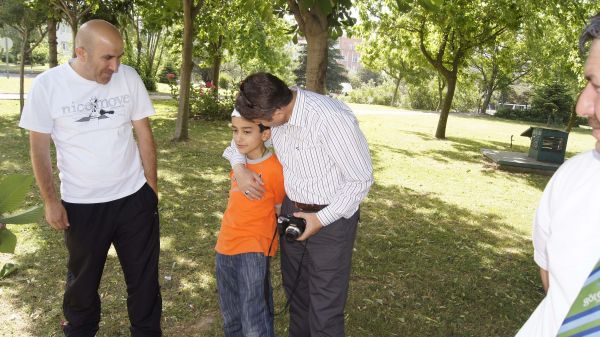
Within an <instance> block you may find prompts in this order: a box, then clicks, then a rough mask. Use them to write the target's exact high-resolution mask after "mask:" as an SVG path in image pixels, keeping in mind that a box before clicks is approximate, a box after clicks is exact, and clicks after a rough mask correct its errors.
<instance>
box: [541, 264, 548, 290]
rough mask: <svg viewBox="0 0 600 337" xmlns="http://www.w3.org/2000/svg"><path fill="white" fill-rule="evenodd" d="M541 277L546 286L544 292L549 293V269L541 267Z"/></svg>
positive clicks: (543, 284) (543, 285)
mask: <svg viewBox="0 0 600 337" xmlns="http://www.w3.org/2000/svg"><path fill="white" fill-rule="evenodd" d="M540 278H541V279H542V287H544V292H546V293H548V287H549V286H550V281H549V278H548V271H547V270H546V269H544V268H540Z"/></svg>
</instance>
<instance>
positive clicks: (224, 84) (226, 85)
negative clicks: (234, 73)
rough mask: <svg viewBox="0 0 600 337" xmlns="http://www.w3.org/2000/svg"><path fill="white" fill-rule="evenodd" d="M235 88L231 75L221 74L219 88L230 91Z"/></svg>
mask: <svg viewBox="0 0 600 337" xmlns="http://www.w3.org/2000/svg"><path fill="white" fill-rule="evenodd" d="M234 87H235V80H234V79H233V77H231V75H229V74H227V73H221V74H220V75H219V88H222V89H232V88H234Z"/></svg>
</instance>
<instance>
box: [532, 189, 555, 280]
mask: <svg viewBox="0 0 600 337" xmlns="http://www.w3.org/2000/svg"><path fill="white" fill-rule="evenodd" d="M554 188H555V179H554V177H553V179H551V180H550V183H549V184H548V186H547V187H546V189H545V190H544V193H543V194H542V198H541V199H540V204H539V206H538V208H537V210H536V213H535V218H534V220H533V231H532V232H533V238H532V241H533V259H534V261H535V262H536V263H537V265H538V266H539V267H540V268H542V269H544V270H548V251H547V248H546V247H547V242H548V238H549V237H550V234H551V231H550V223H551V209H552V194H553V192H552V191H553V190H554Z"/></svg>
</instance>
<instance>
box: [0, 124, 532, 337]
mask: <svg viewBox="0 0 600 337" xmlns="http://www.w3.org/2000/svg"><path fill="white" fill-rule="evenodd" d="M4 123H5V121H4V120H0V125H4ZM153 125H154V131H155V136H156V140H157V144H158V149H159V188H160V193H161V194H160V196H161V202H160V213H161V226H162V228H161V242H162V251H161V260H160V277H161V283H162V286H163V288H162V295H163V327H164V333H165V336H222V332H221V327H220V324H221V321H220V317H219V308H218V303H217V294H216V287H215V282H214V276H213V275H214V272H213V271H214V251H213V247H214V244H215V241H216V235H217V233H218V229H219V224H220V216H221V213H222V212H223V211H224V209H225V205H226V200H227V189H228V186H229V182H228V171H229V167H228V165H227V163H226V162H225V161H224V160H223V159H221V157H220V156H221V152H222V149H223V147H224V145H226V144H227V143H228V141H229V139H230V135H229V131H228V128H227V123H225V122H223V123H205V122H192V123H191V125H190V136H191V140H190V141H188V142H186V143H173V142H171V141H170V139H171V137H172V132H173V130H174V121H173V120H172V118H162V117H161V116H157V118H155V119H154V120H153ZM15 132H17V131H15ZM4 133H6V132H5V130H4V129H3V134H0V142H1V144H2V145H1V149H2V150H3V151H5V150H6V149H12V148H14V149H15V152H14V153H13V152H11V153H10V154H7V155H6V157H3V162H4V161H5V160H6V161H9V162H10V163H11V165H12V166H14V167H13V168H8V169H7V168H4V167H3V169H2V172H3V173H4V172H7V171H10V170H14V171H23V172H30V165H29V160H28V159H24V158H26V157H27V145H26V138H20V139H15V140H14V142H11V143H4V141H10V140H11V139H12V138H11V137H14V136H15V134H14V132H12V131H11V132H8V133H7V134H6V135H5V134H4ZM430 138H431V137H429V139H430ZM451 141H455V142H456V143H457V144H459V145H461V146H466V147H469V146H470V147H474V146H478V145H477V144H471V143H468V142H467V143H465V144H463V143H461V141H460V139H458V140H456V139H455V140H451ZM5 144H8V145H5ZM7 146H10V147H7ZM388 150H389V151H394V150H396V149H390V148H389V147H387V146H375V147H374V152H373V155H374V156H373V157H374V163H375V166H376V167H379V166H380V165H381V164H382V162H381V161H380V159H379V158H378V153H379V152H382V151H388ZM398 151H399V152H398V153H400V154H404V155H410V156H412V155H417V154H414V153H411V152H410V151H405V150H401V149H400V150H398ZM468 159H469V158H464V159H463V160H468ZM459 160H460V159H459ZM12 166H11V167H12ZM36 193H37V192H36ZM23 231H27V232H26V233H22V236H28V237H29V239H28V240H32V241H35V242H37V243H38V244H37V246H36V249H35V250H30V251H25V252H23V253H20V254H19V255H18V256H17V260H18V262H19V263H20V265H21V269H20V271H19V272H18V273H17V274H16V275H14V276H13V277H10V278H9V279H7V280H4V281H2V282H0V287H3V288H4V287H7V289H10V291H11V292H12V293H14V296H13V297H12V304H13V305H14V306H15V307H16V308H18V310H19V311H21V312H24V313H26V314H27V315H29V318H30V320H31V324H29V325H28V326H27V328H28V331H27V332H28V333H30V334H31V335H33V336H59V335H60V330H59V326H58V323H59V322H60V319H61V317H62V312H61V302H62V291H63V285H64V274H65V264H66V253H65V249H64V245H63V241H62V235H61V233H58V232H55V231H52V230H51V229H49V228H48V227H47V226H46V225H41V226H34V227H32V228H31V229H28V228H24V229H23ZM355 248H356V251H355V255H354V258H353V272H352V281H351V288H350V296H349V300H348V304H347V310H346V314H347V335H348V336H349V337H363V336H378V337H379V336H439V337H448V336H509V335H513V334H514V333H515V331H516V329H517V328H518V327H519V326H520V325H521V324H522V322H524V321H525V319H526V318H527V316H528V315H529V314H530V313H531V311H532V310H533V308H534V307H535V305H536V304H537V302H538V301H539V300H540V298H541V288H540V287H539V282H538V277H537V271H536V267H535V265H534V263H533V261H532V258H531V250H532V249H531V244H530V242H529V240H528V239H527V238H525V237H524V235H521V234H519V233H515V230H514V229H513V227H511V226H508V225H507V224H504V223H502V222H501V220H499V219H498V217H497V216H495V215H493V214H476V213H471V212H470V211H468V210H466V209H464V208H461V207H459V206H456V205H451V204H448V203H446V202H444V200H441V199H439V198H438V197H436V196H434V195H430V194H422V193H417V192H415V191H412V190H408V189H403V188H400V187H397V186H384V185H381V184H375V185H374V186H373V188H372V190H371V192H370V194H369V197H368V199H367V200H366V201H365V202H364V203H363V206H362V215H361V225H360V228H359V232H358V237H357V242H356V245H355ZM278 265H279V261H278V259H276V261H273V263H272V266H273V270H272V273H273V275H274V276H273V277H274V284H275V289H276V307H277V310H279V309H280V308H281V307H282V306H283V304H284V300H283V295H282V293H281V289H280V287H279V286H278V285H279V284H280V276H279V267H278ZM100 293H101V296H102V301H103V318H102V322H103V323H102V327H101V330H100V332H99V334H98V336H111V337H112V336H128V334H129V332H128V325H129V323H128V320H127V314H126V309H125V308H126V291H125V286H124V282H123V276H122V273H121V271H120V266H119V264H118V260H117V258H116V256H114V255H112V254H111V255H110V256H109V259H108V261H107V264H106V267H105V273H104V277H103V280H102V285H101V288H100ZM285 316H287V315H285V314H284V315H283V316H278V317H277V318H276V330H277V335H278V336H281V335H285V334H286V332H285V326H286V317H285Z"/></svg>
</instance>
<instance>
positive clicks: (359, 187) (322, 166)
mask: <svg viewBox="0 0 600 337" xmlns="http://www.w3.org/2000/svg"><path fill="white" fill-rule="evenodd" d="M293 90H296V92H297V95H296V102H295V104H294V108H293V110H292V115H291V117H290V119H289V121H288V122H287V123H285V124H283V125H280V126H276V127H273V128H271V139H272V142H273V147H274V148H275V151H276V154H277V157H278V158H279V161H280V162H281V164H282V166H283V176H284V185H285V192H286V194H287V196H288V197H289V198H290V199H291V200H293V201H296V202H299V203H304V204H318V205H328V206H327V207H325V208H323V209H322V210H320V211H319V212H317V217H318V218H319V220H320V221H321V223H322V224H323V225H325V226H326V225H329V224H331V223H332V222H334V221H336V220H338V219H340V218H342V217H344V218H349V217H351V216H352V214H354V213H355V212H356V211H357V210H358V206H359V204H360V202H361V201H362V200H363V199H364V198H365V197H366V195H367V193H368V192H369V188H370V187H371V185H372V184H373V167H372V164H371V156H370V154H369V147H368V145H367V141H366V139H365V136H364V135H363V133H362V131H361V130H360V128H359V126H358V121H357V120H356V117H355V116H354V113H353V112H352V110H350V108H349V107H348V106H347V105H346V104H344V103H342V102H340V101H338V100H336V99H333V98H330V97H327V96H323V95H319V94H316V93H313V92H310V91H305V90H301V89H298V88H294V89H293ZM223 156H224V157H225V158H226V159H228V160H229V161H230V162H231V164H232V165H236V164H240V163H244V162H245V157H244V155H242V154H240V153H239V152H238V151H237V148H236V147H235V144H234V143H233V142H232V145H231V146H230V147H228V148H227V149H226V150H225V152H224V153H223Z"/></svg>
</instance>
